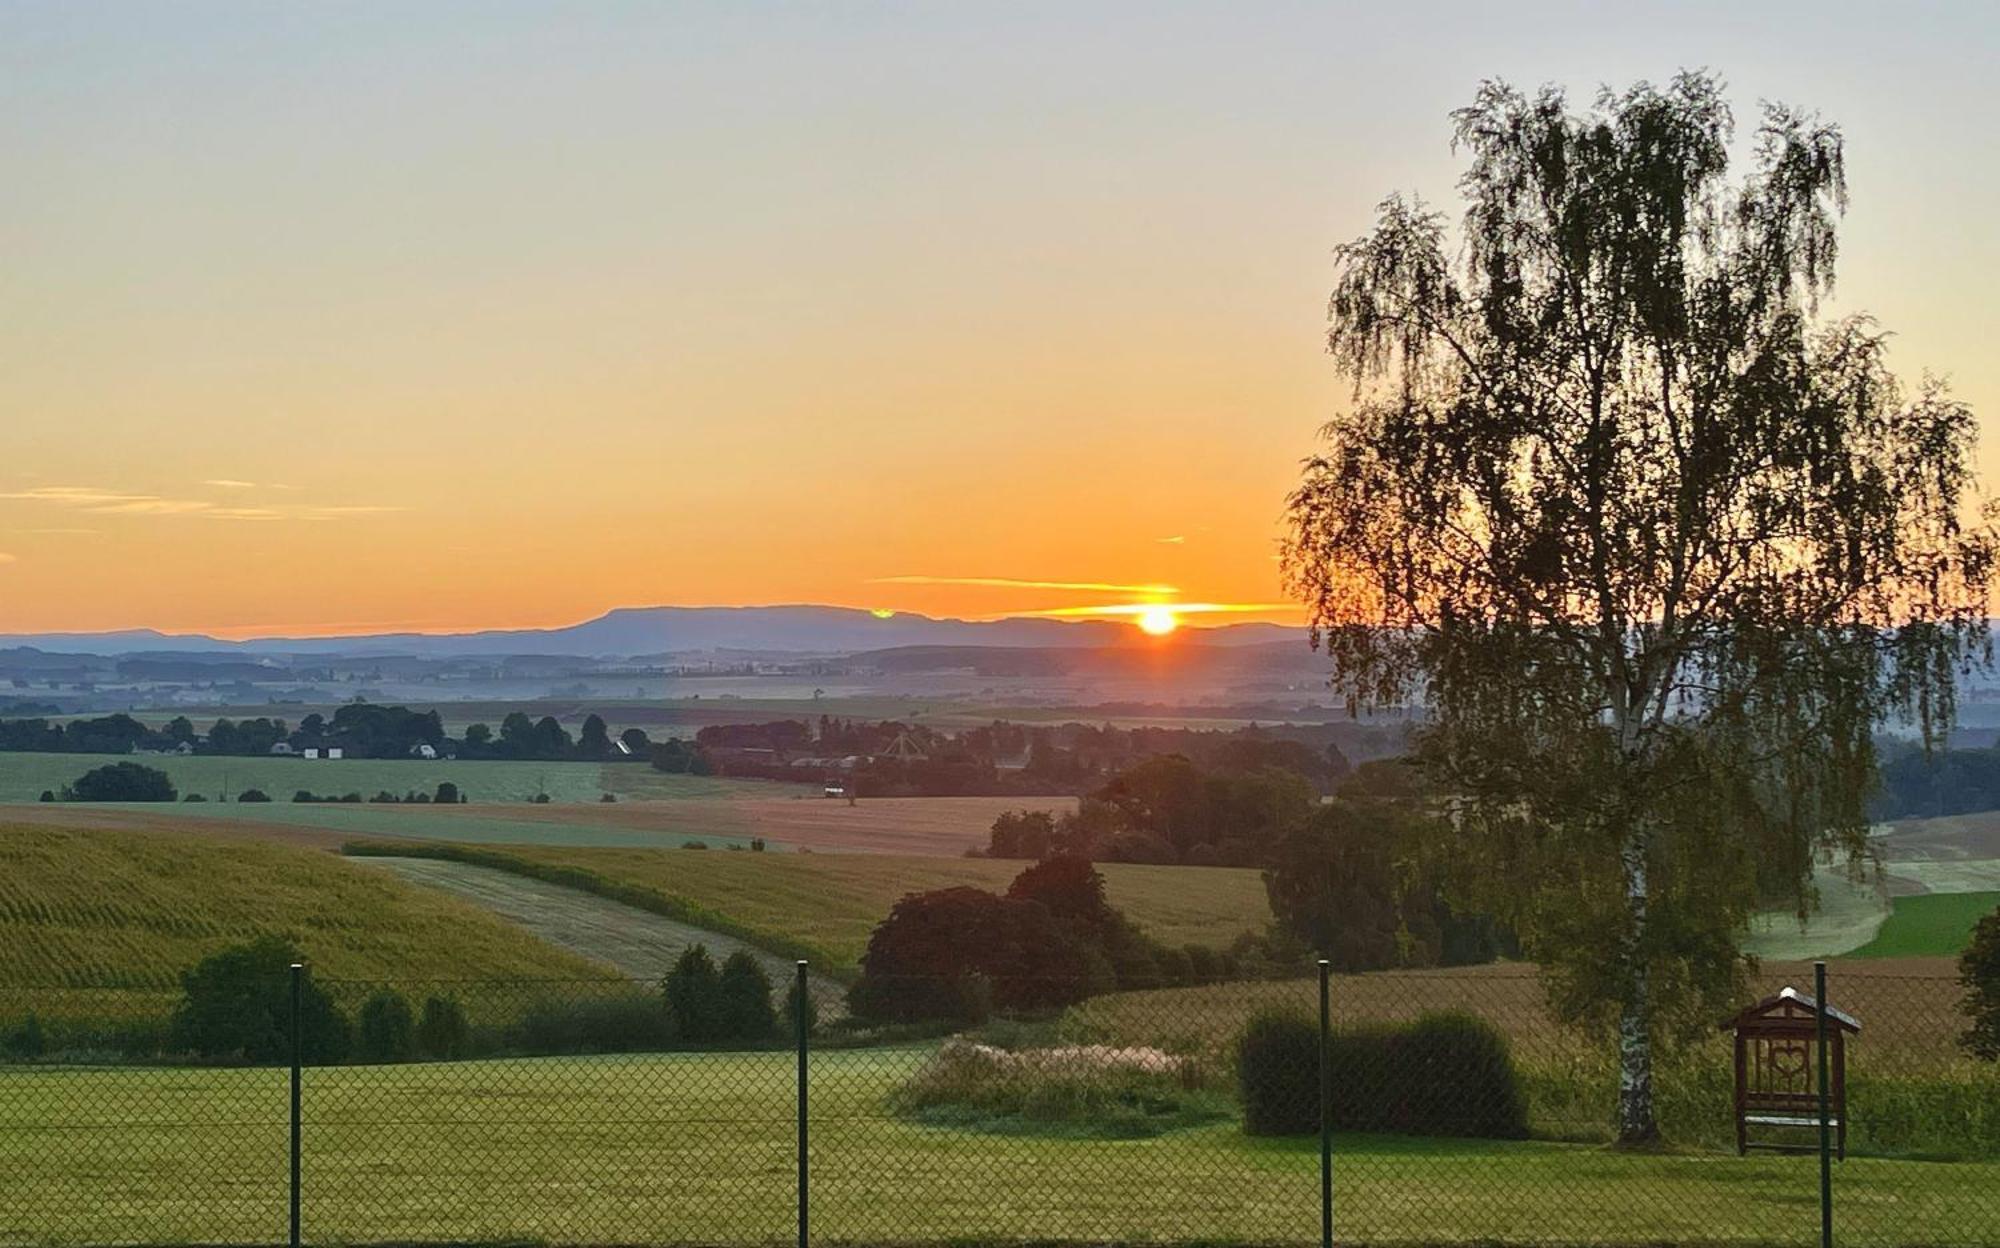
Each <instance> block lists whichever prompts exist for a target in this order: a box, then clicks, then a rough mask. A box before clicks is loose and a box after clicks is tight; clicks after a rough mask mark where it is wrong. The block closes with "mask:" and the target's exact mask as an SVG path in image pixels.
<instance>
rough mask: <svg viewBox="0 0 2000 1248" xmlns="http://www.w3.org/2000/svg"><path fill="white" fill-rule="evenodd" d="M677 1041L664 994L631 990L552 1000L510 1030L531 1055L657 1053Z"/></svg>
mask: <svg viewBox="0 0 2000 1248" xmlns="http://www.w3.org/2000/svg"><path fill="white" fill-rule="evenodd" d="M676 1038H677V1029H676V1026H675V1021H674V1019H673V1017H672V1016H671V1014H670V1013H669V1011H668V1009H667V1005H666V1003H665V1002H664V1001H662V1000H661V998H660V994H658V993H653V992H639V991H635V990H631V989H622V990H618V991H613V992H609V993H591V994H590V995H587V996H583V997H574V996H550V997H547V998H544V999H542V1000H539V1001H535V1002H533V1003H532V1004H531V1005H530V1006H529V1007H528V1008H527V1009H526V1010H525V1011H523V1013H522V1015H521V1017H520V1019H519V1020H518V1021H517V1022H516V1024H515V1025H514V1027H513V1028H512V1029H511V1043H512V1046H513V1047H514V1048H516V1049H518V1050H519V1051H520V1052H523V1053H531V1054H556V1053H646V1052H657V1051H659V1050H663V1049H670V1048H673V1047H674V1044H675V1041H676ZM681 1038H683V1039H684V1038H685V1037H681Z"/></svg>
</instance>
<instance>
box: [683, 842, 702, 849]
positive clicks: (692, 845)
mask: <svg viewBox="0 0 2000 1248" xmlns="http://www.w3.org/2000/svg"><path fill="white" fill-rule="evenodd" d="M681 848H682V849H707V848H708V842H707V841H682V842H681Z"/></svg>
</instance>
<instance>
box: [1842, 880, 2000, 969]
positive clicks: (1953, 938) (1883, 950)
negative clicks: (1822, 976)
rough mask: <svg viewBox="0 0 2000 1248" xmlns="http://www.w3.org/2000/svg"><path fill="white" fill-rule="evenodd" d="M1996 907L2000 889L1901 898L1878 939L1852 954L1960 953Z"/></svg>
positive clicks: (1999, 902)
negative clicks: (1978, 926)
mask: <svg viewBox="0 0 2000 1248" xmlns="http://www.w3.org/2000/svg"><path fill="white" fill-rule="evenodd" d="M1996 910H2000V892H1989V893H1922V894H1919V895H1917V896H1914V897H1898V898H1896V899H1895V901H1894V902H1893V903H1892V905H1891V909H1890V912H1889V917H1888V919H1887V920H1886V921H1885V922H1884V923H1883V924H1882V926H1881V929H1880V930H1879V931H1877V932H1876V933H1875V938H1874V939H1873V940H1871V941H1869V942H1868V943H1867V944H1865V945H1862V946H1861V947H1860V948H1858V949H1856V950H1854V952H1853V953H1852V954H1850V955H1849V956H1850V957H1856V958H1911V957H1927V956H1948V955H1952V954H1956V953H1958V952H1959V951H1961V950H1963V949H1964V948H1965V946H1966V944H1967V943H1968V942H1969V941H1970V940H1971V939H1972V929H1973V927H1974V926H1975V925H1976V924H1977V923H1978V922H1979V920H1981V919H1983V918H1985V917H1986V916H1987V915H1989V914H1992V913H1994V912H1995V911H1996Z"/></svg>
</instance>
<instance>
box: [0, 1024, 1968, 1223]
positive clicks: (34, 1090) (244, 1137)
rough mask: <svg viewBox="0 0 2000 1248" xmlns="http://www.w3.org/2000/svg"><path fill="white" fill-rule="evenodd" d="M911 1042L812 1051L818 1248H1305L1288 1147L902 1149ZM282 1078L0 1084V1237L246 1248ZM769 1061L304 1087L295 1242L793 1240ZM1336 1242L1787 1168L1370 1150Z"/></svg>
mask: <svg viewBox="0 0 2000 1248" xmlns="http://www.w3.org/2000/svg"><path fill="white" fill-rule="evenodd" d="M927 1055H928V1051H927V1050H924V1049H892V1050H883V1049H875V1050H862V1051H837V1052H823V1053H819V1054H816V1055H815V1056H814V1057H813V1059H812V1066H811V1098H812V1099H811V1104H812V1111H811V1122H810V1126H811V1132H812V1135H811V1138H812V1151H811V1164H810V1173H811V1190H812V1219H813V1221H812V1227H813V1232H814V1235H815V1236H816V1237H817V1238H818V1239H820V1240H822V1241H824V1242H837V1243H913V1242H953V1243H966V1242H1057V1241H1061V1242H1086V1241H1087V1242H1149V1241H1150V1242H1158V1241H1171V1242H1210V1243H1216V1242H1222V1243H1255V1244H1301V1245H1303V1244H1310V1243H1314V1242H1317V1238H1318V1220H1319V1200H1318V1195H1319V1193H1318V1174H1317V1169H1318V1152H1317V1145H1316V1141H1313V1140H1311V1139H1282V1140H1271V1139H1252V1138H1248V1137H1246V1136H1245V1135H1244V1134H1243V1133H1242V1131H1241V1129H1240V1127H1239V1126H1238V1124H1237V1123H1236V1122H1235V1121H1233V1120H1225V1121H1220V1122H1214V1123H1211V1124H1209V1125H1205V1126H1200V1127H1194V1128H1190V1129H1187V1130H1182V1131H1176V1132H1172V1133H1169V1134H1166V1135H1162V1136H1158V1137H1155V1138H1150V1139H1131V1140H1090V1139H1075V1138H1058V1137H1050V1136H1043V1135H1033V1134H1011V1135H1010V1134H996V1133H991V1132H978V1131H968V1130H962V1129H953V1128H942V1127H928V1126H922V1125H918V1124H915V1123H911V1122H908V1121H904V1120H901V1119H898V1118H896V1117H894V1116H893V1115H891V1114H890V1113H888V1112H887V1111H886V1110H885V1108H884V1105H885V1102H886V1100H887V1098H888V1097H889V1094H890V1093H891V1091H892V1089H893V1088H894V1087H895V1086H897V1084H898V1083H899V1082H901V1081H902V1080H903V1079H904V1078H906V1077H907V1076H908V1075H909V1074H910V1073H911V1072H912V1071H913V1070H914V1069H915V1068H916V1067H917V1066H918V1064H919V1063H920V1062H922V1061H923V1060H924V1058H925V1057H926V1056H927ZM285 1078H286V1076H285V1073H284V1072H283V1071H282V1070H272V1069H194V1070H175V1071H161V1070H145V1069H75V1068H47V1067H14V1068H0V1172H4V1173H6V1174H7V1175H8V1179H9V1181H8V1182H7V1183H6V1184H4V1185H0V1243H6V1244H24V1245H25V1244H47V1243H58V1244H71V1243H74V1244H84V1243H139V1244H179V1243H209V1244H229V1243H270V1242H274V1241H279V1240H281V1239H282V1236H283V1233H284V1228H285V1217H286V1152H285V1140H286V1134H285V1133H286V1125H285V1123H286V1117H285V1114H286V1095H287V1093H286V1084H285ZM793 1080H794V1072H793V1067H792V1057H791V1055H790V1054H789V1053H784V1052H776V1053H729V1054H664V1055H646V1056H626V1057H598V1058H557V1059H550V1058H542V1059H504V1060H493V1061H477V1062H460V1063H449V1064H425V1065H405V1066H380V1067H335V1068H326V1069H312V1070H308V1071H307V1072H306V1077H305V1081H304V1105H303V1115H304V1121H305V1124H306V1128H305V1135H304V1155H303V1170H304V1175H305V1186H304V1209H303V1214H304V1217H303V1230H304V1234H305V1236H306V1237H307V1239H308V1240H310V1241H312V1242H323V1243H368V1242H412V1241H419V1240H422V1241H431V1242H450V1243H489V1242H551V1243H599V1244H616V1243H633V1242H641V1241H643V1242H649V1243H703V1244H729V1245H734V1244H777V1243H783V1242H788V1241H789V1239H790V1238H791V1236H792V1235H793V1234H794V1226H795V1224H794V1221H793V1210H794V1208H795V1205H794V1190H795V1189H794V1186H793V1184H794V1170H793V1166H794V1147H795V1143H794V1134H793V1113H794V1108H795V1102H794V1100H793V1087H794V1084H793ZM1334 1173H1335V1198H1334V1199H1335V1204H1334V1209H1335V1214H1334V1216H1335V1223H1336V1228H1337V1232H1338V1234H1339V1236H1340V1238H1341V1240H1342V1241H1343V1242H1354V1243H1378V1244H1440V1243H1452V1242H1480V1243H1494V1242H1535V1243H1606V1244H1633V1243H1649V1244H1651V1243H1674V1244H1683V1245H1693V1244H1702V1245H1724V1244H1728V1245H1767V1244H1773V1243H1793V1244H1803V1243H1807V1242H1812V1239H1813V1236H1814V1234H1815V1232H1816V1230H1817V1219H1818V1209H1817V1170H1816V1167H1815V1166H1814V1163H1813V1162H1812V1161H1811V1159H1809V1158H1787V1157H1768V1156H1764V1157H1752V1158H1745V1159H1739V1158H1737V1157H1734V1156H1724V1155H1716V1154H1712V1153H1711V1154H1684V1153H1667V1154H1658V1153H1645V1152H1637V1153H1634V1152H1620V1151H1616V1150H1609V1149H1604V1148H1600V1147H1595V1146H1590V1145H1575V1144H1561V1143H1551V1142H1517V1143H1497V1142H1484V1141H1446V1140H1431V1139H1413V1138H1400V1137H1384V1136H1341V1137H1339V1138H1337V1140H1336V1142H1335V1163H1334ZM1836 1183H1837V1193H1838V1197H1837V1199H1838V1203H1837V1217H1838V1224H1839V1229H1840V1234H1841V1242H1843V1243H1848V1244H1857V1245H1862V1244H1867V1245H1874V1244H1881V1245H1889V1244H1927V1245H1960V1244H1966V1245H1970V1244H1977V1243H1987V1242H1990V1232H1991V1222H1990V1217H1991V1214H1992V1209H1991V1207H1990V1205H1989V1204H1988V1203H1987V1202H1990V1201H1991V1200H1992V1196H1991V1193H1992V1192H1993V1191H1995V1190H2000V1165H1994V1164H1990V1163H1941V1162H1912V1161H1894V1160H1884V1159H1874V1158H1852V1159H1850V1160H1848V1161H1847V1162H1845V1163H1844V1164H1842V1165H1841V1166H1840V1167H1839V1168H1838V1171H1837V1175H1836Z"/></svg>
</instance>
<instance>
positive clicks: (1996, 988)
mask: <svg viewBox="0 0 2000 1248" xmlns="http://www.w3.org/2000/svg"><path fill="white" fill-rule="evenodd" d="M1958 982H1959V983H1960V984H1962V985H1964V987H1965V1002H1964V1005H1963V1007H1962V1008H1963V1009H1964V1011H1965V1017H1966V1019H1967V1020H1968V1021H1970V1022H1971V1024H1972V1026H1971V1027H1970V1028H1968V1029H1967V1030H1966V1033H1965V1034H1964V1035H1963V1036H1960V1037H1959V1041H1958V1042H1959V1043H1960V1044H1961V1045H1963V1046H1964V1047H1965V1051H1966V1052H1968V1053H1970V1054H1972V1055H1973V1056H1974V1057H1977V1058H1979V1059H1980V1060H1982V1061H1988V1062H2000V909H1996V910H1994V911H1993V913H1992V914H1989V915H1987V916H1986V917H1985V918H1983V919H1981V920H1979V924H1978V926H1976V927H1974V928H1973V929H1972V943H1971V944H1969V945H1967V946H1966V949H1965V952H1964V953H1963V954H1962V955H1960V957H1959V959H1958Z"/></svg>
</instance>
